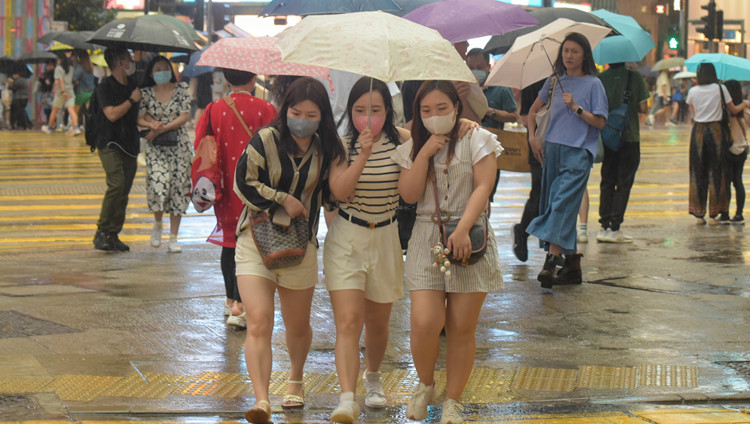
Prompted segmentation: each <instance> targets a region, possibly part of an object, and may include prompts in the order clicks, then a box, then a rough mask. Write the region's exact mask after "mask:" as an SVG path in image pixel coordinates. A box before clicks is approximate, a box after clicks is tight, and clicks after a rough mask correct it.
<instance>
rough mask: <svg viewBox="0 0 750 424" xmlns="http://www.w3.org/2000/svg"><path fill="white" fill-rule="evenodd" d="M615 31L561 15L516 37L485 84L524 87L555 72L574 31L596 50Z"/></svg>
mask: <svg viewBox="0 0 750 424" xmlns="http://www.w3.org/2000/svg"><path fill="white" fill-rule="evenodd" d="M611 31H612V28H607V27H603V26H599V25H593V24H585V23H581V22H575V21H571V20H570V19H564V18H560V19H557V20H555V21H553V22H552V23H550V24H548V25H545V26H543V27H541V28H539V29H538V30H536V31H533V32H530V33H528V34H525V35H522V36H520V37H518V38H516V41H515V42H514V43H513V45H512V46H511V48H510V50H508V52H507V53H506V54H505V55H504V56H503V57H502V58H501V59H500V60H499V61H498V62H497V63H496V64H495V66H494V67H493V68H492V71H491V72H490V75H489V76H488V77H487V81H486V82H485V85H500V86H507V87H514V88H525V87H528V86H529V85H531V84H533V83H535V82H537V81H539V80H541V79H545V78H547V77H548V76H550V75H551V74H552V72H553V71H554V70H553V63H554V61H555V60H556V59H557V51H558V49H559V48H560V44H561V43H562V42H563V40H564V39H565V37H566V36H567V35H568V34H569V33H571V32H578V33H581V34H583V35H584V36H585V37H586V38H587V39H588V40H589V43H590V44H591V48H592V49H593V48H594V47H595V46H596V45H597V44H599V42H600V41H601V40H602V39H603V38H604V37H606V36H607V34H609V33H610V32H611Z"/></svg>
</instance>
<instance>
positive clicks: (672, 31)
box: [667, 27, 680, 50]
mask: <svg viewBox="0 0 750 424" xmlns="http://www.w3.org/2000/svg"><path fill="white" fill-rule="evenodd" d="M667 46H669V48H670V49H672V50H677V49H679V48H680V37H679V30H678V29H677V28H675V27H671V28H669V33H668V35H667Z"/></svg>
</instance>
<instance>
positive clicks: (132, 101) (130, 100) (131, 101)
mask: <svg viewBox="0 0 750 424" xmlns="http://www.w3.org/2000/svg"><path fill="white" fill-rule="evenodd" d="M128 102H130V104H131V105H132V106H138V102H136V101H135V100H133V98H132V97H128Z"/></svg>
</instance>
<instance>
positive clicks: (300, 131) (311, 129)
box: [286, 115, 320, 138]
mask: <svg viewBox="0 0 750 424" xmlns="http://www.w3.org/2000/svg"><path fill="white" fill-rule="evenodd" d="M286 125H287V127H289V132H290V133H292V135H293V136H295V137H299V138H307V137H310V136H312V135H313V134H314V133H315V131H316V130H317V129H318V125H320V120H317V121H308V120H307V119H301V118H292V117H291V116H289V115H287V116H286Z"/></svg>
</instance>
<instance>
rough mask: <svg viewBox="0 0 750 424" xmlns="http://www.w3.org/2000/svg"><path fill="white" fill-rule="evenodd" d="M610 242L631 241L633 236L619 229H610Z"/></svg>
mask: <svg viewBox="0 0 750 424" xmlns="http://www.w3.org/2000/svg"><path fill="white" fill-rule="evenodd" d="M608 241H609V242H610V243H632V242H633V237H630V236H629V235H627V234H625V233H623V232H622V231H620V230H617V231H612V232H611V234H610V236H609V240H608Z"/></svg>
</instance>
